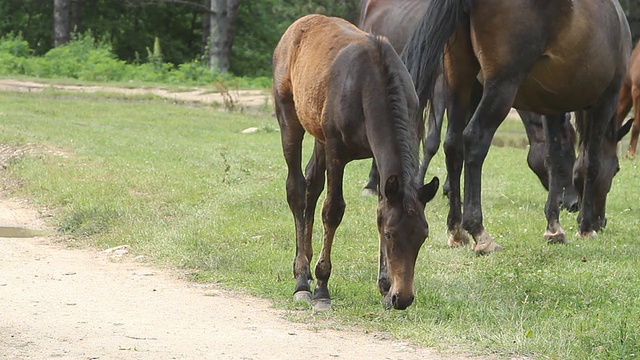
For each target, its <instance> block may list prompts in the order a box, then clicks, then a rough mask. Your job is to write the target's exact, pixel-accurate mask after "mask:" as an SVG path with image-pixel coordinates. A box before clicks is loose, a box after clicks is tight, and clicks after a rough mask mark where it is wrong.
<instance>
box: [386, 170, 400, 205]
mask: <svg viewBox="0 0 640 360" xmlns="http://www.w3.org/2000/svg"><path fill="white" fill-rule="evenodd" d="M399 194H400V182H399V181H398V177H397V176H396V175H391V176H389V178H388V179H387V182H386V183H385V184H384V196H385V197H386V198H387V199H390V200H391V199H394V198H397V197H398V195H399Z"/></svg>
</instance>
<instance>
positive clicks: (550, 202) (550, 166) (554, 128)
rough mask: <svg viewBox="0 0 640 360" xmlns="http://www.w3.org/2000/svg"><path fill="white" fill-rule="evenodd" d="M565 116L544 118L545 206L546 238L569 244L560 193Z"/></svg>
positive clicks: (561, 186) (550, 240)
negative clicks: (547, 191)
mask: <svg viewBox="0 0 640 360" xmlns="http://www.w3.org/2000/svg"><path fill="white" fill-rule="evenodd" d="M564 117H565V114H561V115H558V116H543V117H542V124H543V128H544V132H545V139H546V141H545V150H546V164H547V177H548V179H549V193H548V194H547V202H546V204H545V206H544V213H545V216H546V217H547V230H546V231H545V233H544V238H545V240H547V242H549V243H563V244H566V243H567V238H566V235H565V232H564V230H563V229H562V226H560V218H559V216H560V202H559V199H560V193H561V192H562V190H563V189H562V188H563V184H562V177H561V176H560V175H561V172H562V171H563V167H562V165H563V163H562V157H561V156H562V141H561V140H562V139H561V137H562V131H563V126H564V125H563V121H564Z"/></svg>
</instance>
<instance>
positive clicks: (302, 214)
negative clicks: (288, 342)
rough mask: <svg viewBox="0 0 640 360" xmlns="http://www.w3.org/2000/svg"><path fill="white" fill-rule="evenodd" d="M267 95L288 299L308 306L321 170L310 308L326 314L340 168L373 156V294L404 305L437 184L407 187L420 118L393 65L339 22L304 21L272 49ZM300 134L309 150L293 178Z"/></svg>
mask: <svg viewBox="0 0 640 360" xmlns="http://www.w3.org/2000/svg"><path fill="white" fill-rule="evenodd" d="M273 95H274V99H275V107H276V116H277V118H278V123H279V125H280V130H281V137H282V148H283V151H284V157H285V160H286V163H287V167H288V169H289V170H288V176H287V201H288V203H289V207H290V209H291V212H292V213H293V217H294V220H295V229H296V255H295V260H294V264H293V273H294V276H295V278H296V285H295V291H294V298H296V299H301V300H311V294H310V285H309V283H310V281H311V280H312V276H311V270H310V262H311V257H312V255H313V252H312V248H311V236H312V233H313V218H314V213H315V207H316V202H317V200H318V197H319V196H320V193H321V192H322V190H323V187H324V181H325V172H326V176H327V197H326V199H325V202H324V205H323V208H322V222H323V225H324V244H323V246H322V250H321V251H320V257H319V259H318V262H317V264H316V267H315V276H316V287H315V290H314V293H313V300H312V304H313V305H314V308H316V309H318V310H324V309H329V308H330V305H331V300H330V295H329V289H328V288H327V283H328V281H329V276H330V275H331V246H332V244H333V237H334V234H335V231H336V228H337V227H338V225H339V224H340V222H341V220H342V215H343V214H344V209H345V203H344V198H343V194H342V179H343V173H344V167H345V165H346V164H347V163H348V162H350V161H352V160H355V159H363V158H369V157H372V156H373V157H374V158H375V159H376V162H377V163H378V169H379V171H380V179H381V180H382V183H383V184H384V186H383V188H382V190H381V194H380V197H379V202H378V210H377V214H378V215H377V225H378V232H379V241H380V271H379V277H378V288H379V290H380V293H381V294H382V296H383V299H384V303H385V306H388V307H391V306H392V307H394V308H396V309H405V308H406V307H407V306H409V305H410V304H411V303H412V302H413V275H414V267H415V262H416V258H417V256H418V251H419V250H420V247H421V246H422V244H423V243H424V241H425V238H426V237H427V236H428V234H429V227H428V225H427V221H426V218H425V215H424V208H425V205H426V203H427V202H428V201H429V200H431V199H432V198H433V196H434V195H435V193H436V191H437V188H438V179H437V178H434V179H433V180H432V181H431V182H430V183H429V184H427V185H424V186H422V187H421V186H419V185H418V183H417V181H416V178H417V176H416V173H417V171H418V147H419V140H420V136H421V134H422V127H423V123H422V118H421V113H422V111H421V108H420V107H418V99H417V95H416V93H415V90H414V88H413V84H412V83H411V78H410V77H409V74H408V72H407V70H406V68H405V66H404V64H403V63H402V60H401V59H400V57H399V56H398V54H397V53H396V52H395V51H394V50H393V48H392V47H391V45H390V44H389V42H388V41H387V40H386V39H384V38H382V37H376V36H373V35H370V34H367V33H365V32H363V31H361V30H360V29H358V28H356V27H355V26H354V25H352V24H350V23H348V22H347V21H345V20H342V19H338V18H329V17H325V16H322V15H308V16H305V17H303V18H301V19H299V20H297V21H296V22H294V23H293V24H292V25H291V26H290V27H289V28H288V29H287V31H286V32H285V33H284V35H283V36H282V38H281V39H280V42H279V43H278V46H277V47H276V49H275V51H274V54H273ZM305 131H306V132H308V133H310V134H311V135H312V136H313V137H314V138H315V145H314V148H313V155H312V156H311V160H310V161H309V163H308V165H307V167H306V171H305V176H303V174H302V168H301V156H302V155H301V151H302V138H303V136H304V134H305Z"/></svg>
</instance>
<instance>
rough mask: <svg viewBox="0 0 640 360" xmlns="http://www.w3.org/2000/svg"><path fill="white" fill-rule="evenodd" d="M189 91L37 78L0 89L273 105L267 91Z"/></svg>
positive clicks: (5, 82) (6, 82) (1, 82)
mask: <svg viewBox="0 0 640 360" xmlns="http://www.w3.org/2000/svg"><path fill="white" fill-rule="evenodd" d="M190 88H191V90H189V91H181V92H172V91H169V90H166V89H159V88H120V87H113V86H93V85H89V86H84V85H61V84H44V83H38V82H34V81H24V80H14V79H0V91H21V92H40V91H44V90H46V89H55V90H62V91H69V92H88V93H95V92H103V93H115V94H125V95H141V94H153V95H156V96H160V97H163V98H167V99H172V100H176V101H186V102H201V103H205V104H213V103H217V104H219V105H224V104H225V103H227V104H229V105H231V106H233V107H234V108H236V109H238V108H241V109H262V108H265V107H266V108H268V107H270V106H271V105H270V104H272V101H271V95H270V94H269V92H268V91H264V90H229V91H228V92H227V93H219V92H211V91H210V89H203V88H196V87H190Z"/></svg>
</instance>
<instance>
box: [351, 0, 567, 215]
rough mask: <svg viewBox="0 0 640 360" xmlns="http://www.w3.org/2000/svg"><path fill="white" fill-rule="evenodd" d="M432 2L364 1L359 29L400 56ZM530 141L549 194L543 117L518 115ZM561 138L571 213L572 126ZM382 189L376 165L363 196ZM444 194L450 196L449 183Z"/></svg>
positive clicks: (431, 147) (433, 119) (434, 131)
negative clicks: (381, 38) (377, 37)
mask: <svg viewBox="0 0 640 360" xmlns="http://www.w3.org/2000/svg"><path fill="white" fill-rule="evenodd" d="M431 1H432V0H361V1H360V12H359V13H360V15H359V18H358V23H357V25H358V27H359V28H360V29H362V30H364V31H366V32H369V33H372V34H374V35H382V36H385V37H387V39H388V40H389V42H390V43H391V45H392V46H393V48H394V49H395V50H396V52H398V53H401V52H402V50H403V49H404V46H405V44H406V43H407V40H408V39H409V37H410V36H411V34H412V33H413V31H414V30H415V28H416V27H417V26H418V24H419V23H420V20H422V18H423V17H424V16H425V14H426V13H427V9H428V8H429V4H430V2H431ZM446 98H447V95H446V88H445V84H444V79H443V77H442V76H439V77H438V80H437V81H436V87H435V90H434V93H433V94H432V96H431V104H432V107H431V109H430V110H429V111H428V113H427V114H428V120H427V123H428V125H429V126H428V127H427V134H426V136H425V137H424V138H423V143H422V150H423V157H422V162H421V164H420V172H419V175H418V176H419V179H420V181H423V180H424V177H425V175H426V171H427V168H428V166H429V163H430V162H431V159H432V158H433V157H434V156H435V155H436V153H437V152H438V148H439V147H440V134H441V130H442V124H443V121H444V112H445V107H446ZM518 114H519V115H520V118H521V119H522V124H523V125H524V128H525V131H526V134H527V138H528V140H529V153H528V155H527V164H528V165H529V168H531V170H532V171H533V172H534V173H535V174H536V176H538V178H539V179H540V182H541V183H542V185H543V186H544V188H545V189H546V190H549V176H548V175H547V168H546V165H545V161H544V159H545V136H544V131H543V128H542V117H541V115H538V114H535V113H532V112H525V111H518ZM562 129H563V132H562V136H561V137H560V141H561V144H562V155H561V163H562V165H561V169H562V170H561V173H560V174H559V175H558V176H560V178H561V179H562V181H561V186H562V189H563V191H562V193H561V195H560V204H561V205H562V207H563V208H566V209H567V210H569V211H577V210H578V203H579V201H578V193H577V191H576V189H575V187H574V186H573V183H572V173H573V164H574V163H575V160H576V155H575V130H574V129H573V126H572V125H571V122H569V121H564V122H563V126H562ZM377 188H378V171H377V169H376V167H375V161H373V162H372V165H371V171H370V172H369V180H368V182H367V185H365V190H364V191H363V194H375V193H377ZM443 190H444V191H445V195H446V194H448V192H449V184H448V181H445V183H444V186H443Z"/></svg>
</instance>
